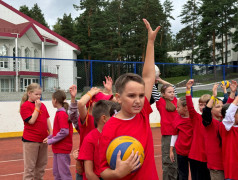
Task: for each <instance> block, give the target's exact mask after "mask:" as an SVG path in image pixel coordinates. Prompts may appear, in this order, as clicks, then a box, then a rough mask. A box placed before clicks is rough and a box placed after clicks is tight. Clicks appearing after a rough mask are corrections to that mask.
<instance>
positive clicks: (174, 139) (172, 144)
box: [169, 135, 178, 162]
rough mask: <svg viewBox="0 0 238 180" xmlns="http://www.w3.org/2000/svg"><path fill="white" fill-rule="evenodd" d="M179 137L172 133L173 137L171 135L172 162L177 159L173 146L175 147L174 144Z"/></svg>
mask: <svg viewBox="0 0 238 180" xmlns="http://www.w3.org/2000/svg"><path fill="white" fill-rule="evenodd" d="M177 138H178V135H172V137H171V141H170V155H169V156H170V160H171V162H174V161H175V159H174V152H173V148H174V145H175V143H176V141H177Z"/></svg>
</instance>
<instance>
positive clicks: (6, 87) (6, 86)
mask: <svg viewBox="0 0 238 180" xmlns="http://www.w3.org/2000/svg"><path fill="white" fill-rule="evenodd" d="M0 86H1V92H13V91H14V79H0Z"/></svg>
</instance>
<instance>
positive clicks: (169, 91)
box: [162, 86, 174, 101]
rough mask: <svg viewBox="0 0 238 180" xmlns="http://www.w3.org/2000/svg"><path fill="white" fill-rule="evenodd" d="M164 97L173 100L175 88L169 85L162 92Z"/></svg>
mask: <svg viewBox="0 0 238 180" xmlns="http://www.w3.org/2000/svg"><path fill="white" fill-rule="evenodd" d="M162 95H163V97H164V98H166V99H168V100H170V101H172V100H173V99H174V88H173V87H171V86H170V87H168V88H167V89H166V90H165V92H164V93H162Z"/></svg>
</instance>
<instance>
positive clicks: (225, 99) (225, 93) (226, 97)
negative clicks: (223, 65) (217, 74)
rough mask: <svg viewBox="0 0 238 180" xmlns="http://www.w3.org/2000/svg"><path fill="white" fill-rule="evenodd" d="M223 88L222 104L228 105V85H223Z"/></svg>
mask: <svg viewBox="0 0 238 180" xmlns="http://www.w3.org/2000/svg"><path fill="white" fill-rule="evenodd" d="M221 88H222V89H223V94H224V98H223V100H222V103H223V104H226V102H227V100H228V94H227V90H226V85H225V84H221Z"/></svg>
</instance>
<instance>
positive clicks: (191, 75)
mask: <svg viewBox="0 0 238 180" xmlns="http://www.w3.org/2000/svg"><path fill="white" fill-rule="evenodd" d="M190 79H193V65H192V64H191V65H190ZM191 96H192V97H193V87H191Z"/></svg>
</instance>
